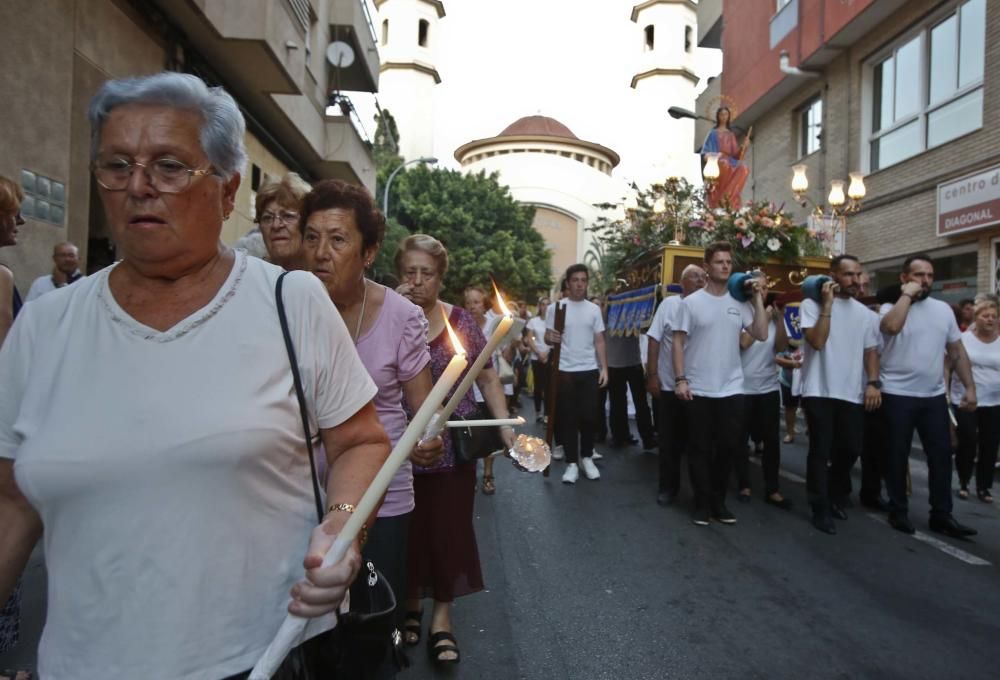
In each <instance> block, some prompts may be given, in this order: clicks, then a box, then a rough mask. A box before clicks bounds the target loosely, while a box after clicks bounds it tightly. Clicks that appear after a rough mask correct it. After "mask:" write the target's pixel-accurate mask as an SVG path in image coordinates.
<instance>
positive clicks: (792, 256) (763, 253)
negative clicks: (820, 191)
mask: <svg viewBox="0 0 1000 680" xmlns="http://www.w3.org/2000/svg"><path fill="white" fill-rule="evenodd" d="M598 207H599V208H604V209H606V210H609V211H610V210H613V209H614V208H615V206H613V205H599V206H598ZM591 231H592V232H594V233H595V239H596V240H597V241H598V243H599V245H600V247H601V252H602V257H601V268H602V269H605V268H607V269H609V271H612V272H619V273H620V272H622V271H625V270H628V269H629V268H630V267H631V266H632V265H634V264H635V263H636V262H638V261H640V260H642V259H643V258H644V257H647V256H648V255H649V254H651V253H653V252H656V251H658V250H659V249H660V248H662V247H663V246H664V245H667V244H674V243H680V244H684V245H688V246H697V247H704V246H706V245H708V244H709V243H712V242H714V241H728V242H729V243H731V244H732V245H733V259H734V265H735V268H736V269H749V268H751V267H754V266H760V265H763V264H764V263H765V262H767V260H769V259H772V258H774V259H777V260H780V261H782V262H789V263H791V262H795V261H797V260H798V259H799V258H800V257H810V256H825V255H828V254H829V249H830V246H831V245H832V243H830V235H829V233H827V232H824V231H816V230H812V229H809V228H807V227H806V226H805V225H802V224H796V223H795V221H794V219H793V217H792V216H791V215H790V214H788V213H786V212H785V206H784V205H781V206H775V205H774V204H773V203H771V202H769V201H757V202H753V203H748V204H745V205H743V206H741V207H740V208H738V209H732V208H730V207H719V208H715V209H710V208H709V207H708V205H707V203H706V201H705V193H704V190H703V189H701V188H695V187H694V186H693V185H692V184H690V183H689V182H688V181H687V180H684V179H679V178H670V179H668V180H667V181H666V182H664V183H663V184H654V185H653V186H651V187H650V188H649V189H647V190H645V191H639V193H638V195H637V197H636V204H635V206H631V207H628V208H626V210H625V219H611V218H608V217H602V218H601V219H599V220H598V222H597V223H596V224H595V225H594V226H593V227H592V228H591Z"/></svg>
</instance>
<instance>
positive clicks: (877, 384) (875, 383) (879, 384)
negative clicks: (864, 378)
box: [868, 380, 882, 390]
mask: <svg viewBox="0 0 1000 680" xmlns="http://www.w3.org/2000/svg"><path fill="white" fill-rule="evenodd" d="M868 384H869V385H871V386H872V387H874V388H875V389H877V390H880V389H882V381H881V380H869V381H868Z"/></svg>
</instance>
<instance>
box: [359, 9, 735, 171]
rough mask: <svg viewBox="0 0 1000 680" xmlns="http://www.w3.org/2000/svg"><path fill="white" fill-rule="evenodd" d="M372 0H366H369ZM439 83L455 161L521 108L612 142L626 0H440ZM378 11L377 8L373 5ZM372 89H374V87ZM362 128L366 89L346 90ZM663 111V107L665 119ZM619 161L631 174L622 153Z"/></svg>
mask: <svg viewBox="0 0 1000 680" xmlns="http://www.w3.org/2000/svg"><path fill="white" fill-rule="evenodd" d="M369 2H370V0H369ZM444 2H445V10H446V13H447V15H446V17H445V18H444V19H442V20H441V21H440V24H439V31H438V36H439V40H440V41H441V42H440V43H439V46H438V49H439V52H438V62H439V63H437V64H436V66H437V68H438V70H439V72H440V74H441V78H442V82H441V84H439V85H437V87H436V106H437V112H436V130H435V149H434V151H435V155H436V156H437V157H438V158H439V159H440V162H441V165H442V166H444V167H452V168H457V167H458V164H457V162H456V161H455V160H454V151H455V149H456V148H457V147H459V146H461V145H462V144H464V143H466V142H469V141H472V140H474V139H481V138H484V137H492V136H494V135H496V134H497V133H499V132H500V131H501V130H503V129H504V128H505V127H507V126H508V125H509V124H510V123H512V122H514V121H515V120H517V119H518V118H520V117H522V116H529V115H535V114H539V113H540V114H542V115H546V116H550V117H552V118H556V119H557V120H559V121H560V122H562V123H564V124H565V125H567V126H568V127H569V128H570V129H571V130H572V131H573V132H574V133H575V134H576V135H577V136H578V137H580V138H582V139H586V140H588V141H592V142H597V143H599V144H603V145H605V146H608V147H611V148H612V149H615V150H621V149H622V148H624V146H626V144H625V139H627V138H628V135H629V134H630V131H628V130H624V129H622V127H623V126H621V125H618V124H617V122H618V119H619V118H621V116H622V112H623V111H624V110H625V107H627V106H629V102H630V99H631V97H632V95H633V94H634V91H632V90H631V88H630V86H629V84H630V81H631V78H632V76H633V75H634V74H635V71H636V68H635V67H634V59H637V58H638V57H639V56H640V55H641V38H640V28H639V27H638V26H637V25H636V24H634V23H632V21H631V20H630V19H629V15H630V13H631V9H632V7H633V5H634V4H635V2H633V1H632V0H503V1H498V0H444ZM373 16H377V14H373ZM721 68H722V56H721V52H720V51H719V50H706V49H701V48H698V49H697V53H696V71H697V73H698V75H699V76H701V77H702V83H701V84H700V85H699V91H700V89H701V88H702V87H704V81H705V79H706V78H707V77H709V76H714V75H717V74H718V73H719V71H721ZM375 97H377V95H375ZM351 98H352V100H353V101H354V102H355V106H356V107H357V108H358V111H359V113H360V115H361V117H362V119H363V121H364V126H365V129H366V130H367V131H368V134H369V135H371V134H373V133H374V123H373V122H372V119H373V115H374V104H373V103H372V97H371V95H368V96H367V97H366V96H363V95H361V94H360V93H354V94H352V95H351ZM668 120H669V118H667V116H666V112H665V111H664V124H667V121H668ZM622 160H623V163H622V166H621V167H620V171H624V172H625V173H626V174H627V171H628V163H627V158H623V159H622Z"/></svg>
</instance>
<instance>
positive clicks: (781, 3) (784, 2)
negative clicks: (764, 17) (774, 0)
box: [774, 0, 792, 12]
mask: <svg viewBox="0 0 1000 680" xmlns="http://www.w3.org/2000/svg"><path fill="white" fill-rule="evenodd" d="M791 1H792V0H778V6H777V7H775V8H774V11H775V12H780V11H781V8H782V7H784V6H785V5H787V4H788V3H790V2H791Z"/></svg>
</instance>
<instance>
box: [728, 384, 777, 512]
mask: <svg viewBox="0 0 1000 680" xmlns="http://www.w3.org/2000/svg"><path fill="white" fill-rule="evenodd" d="M743 410H744V411H745V414H746V418H745V423H746V424H745V430H744V431H745V433H746V434H745V435H744V436H743V438H742V439H741V440H740V441H741V442H746V440H747V437H750V438H751V439H752V440H753V441H754V442H761V443H763V445H764V453H763V455H762V456H761V460H760V463H761V468H763V471H764V492H765V493H766V494H767V495H768V496H770V495H771V494H773V493H778V469H779V468H780V467H781V443H780V441H779V434H778V425H779V421H780V419H781V392H779V391H778V390H775V391H773V392H768V393H767V394H745V395H743ZM735 466H736V480H737V482H738V484H739V487H740V488H741V489H749V488H750V451H749V450H748V449H747V447H746V446H740V447H739V449H738V450H737V451H736V460H735Z"/></svg>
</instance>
